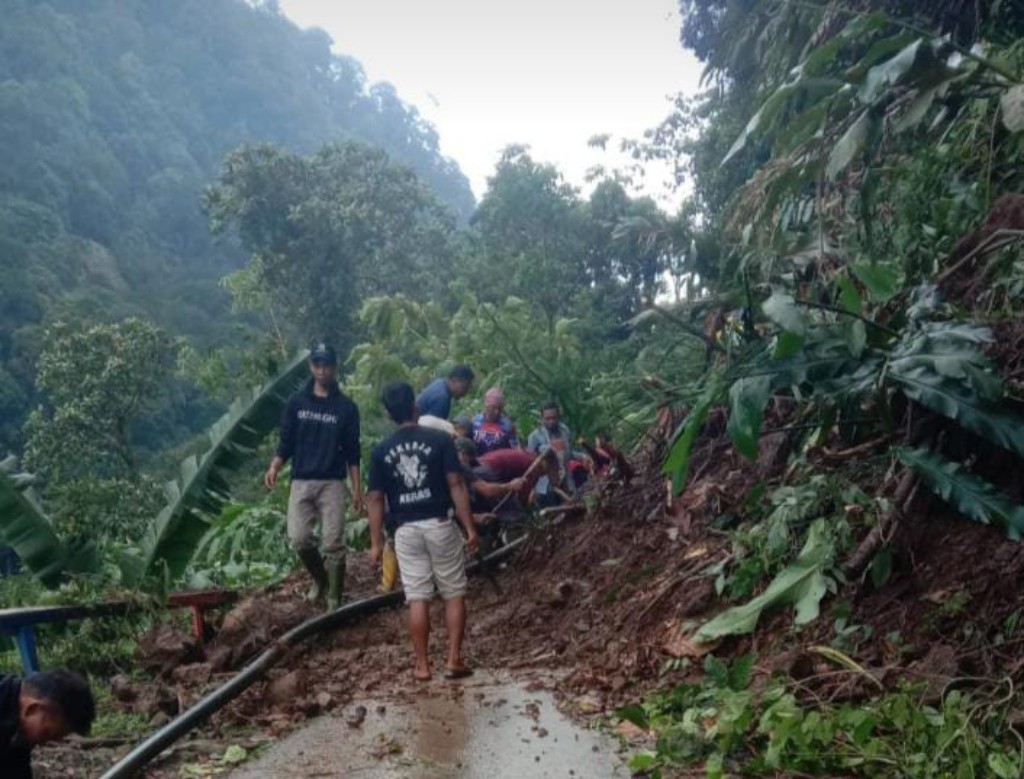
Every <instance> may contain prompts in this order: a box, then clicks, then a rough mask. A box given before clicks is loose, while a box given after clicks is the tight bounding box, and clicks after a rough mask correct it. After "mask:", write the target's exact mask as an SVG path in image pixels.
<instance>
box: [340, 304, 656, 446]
mask: <svg viewBox="0 0 1024 779" xmlns="http://www.w3.org/2000/svg"><path fill="white" fill-rule="evenodd" d="M453 294H454V295H455V296H456V297H457V299H458V301H459V306H458V308H457V309H456V310H455V311H454V313H448V312H446V311H445V309H444V308H443V307H442V306H440V305H439V304H436V303H419V302H416V301H413V300H410V299H408V298H406V297H404V296H394V297H388V298H373V299H370V300H368V301H367V302H366V303H365V304H364V305H363V308H362V311H361V312H360V323H361V324H362V326H363V327H364V328H365V330H366V332H367V333H368V336H369V338H370V340H369V341H368V342H366V343H362V344H359V345H357V346H356V347H355V348H354V349H353V350H352V354H351V357H350V362H351V363H352V365H353V372H352V374H351V376H350V377H349V378H348V380H347V383H346V389H347V391H348V392H349V393H350V394H351V395H352V396H353V397H354V398H355V399H356V400H357V401H358V402H359V403H360V406H361V408H362V409H363V412H364V417H363V418H364V420H365V425H366V426H368V428H369V429H371V430H378V431H383V430H384V429H386V423H384V422H383V420H382V419H381V412H380V403H379V397H380V391H381V389H382V388H383V386H384V384H386V383H387V382H389V381H395V380H403V381H409V382H410V383H412V384H413V386H414V387H417V388H420V387H422V386H424V385H426V384H427V383H428V382H429V381H430V380H431V379H433V378H434V377H435V376H438V375H443V373H444V372H445V371H446V370H447V369H448V368H450V367H451V366H452V365H455V364H457V363H470V364H471V365H472V366H473V369H474V371H476V373H477V375H478V379H477V382H476V384H475V392H474V394H473V396H472V397H469V398H467V399H465V400H464V401H462V406H461V409H462V410H464V411H465V412H466V413H474V412H475V411H476V410H478V409H479V405H480V396H481V395H482V394H483V392H484V391H485V390H486V389H487V387H489V386H492V385H498V386H501V387H502V388H503V389H504V390H505V395H506V398H507V409H506V410H507V412H508V413H509V414H510V415H511V417H512V419H513V421H515V422H516V423H517V425H518V427H519V430H520V433H521V434H523V435H526V434H527V433H528V432H529V431H530V430H531V429H532V428H533V427H535V426H536V425H537V424H538V415H539V411H540V406H541V405H542V404H543V403H544V402H545V401H546V400H549V399H554V400H556V401H557V402H558V403H559V404H560V405H561V407H562V412H563V418H564V419H565V420H566V422H567V424H569V426H570V427H571V428H572V429H573V430H574V431H575V432H577V433H579V434H583V435H593V434H594V433H595V432H596V431H598V430H599V429H600V428H602V427H606V426H607V427H612V426H614V425H615V423H616V422H617V421H618V420H621V419H623V418H624V417H625V416H626V415H627V413H628V411H629V410H630V409H637V408H641V407H644V406H646V402H642V401H641V400H640V398H639V397H636V396H635V395H633V394H632V393H633V391H634V389H635V386H636V385H635V384H633V383H631V382H630V378H633V379H634V380H635V379H637V378H639V375H638V374H636V373H634V372H632V371H627V370H625V369H623V368H622V367H621V363H620V362H619V360H618V359H617V358H618V354H619V352H618V350H617V348H616V345H609V344H604V345H602V346H601V347H600V348H598V347H596V346H595V347H593V348H591V349H589V350H588V349H587V347H586V346H585V345H584V343H583V338H582V336H581V334H580V329H581V328H580V324H581V323H580V322H578V321H577V320H571V319H559V320H557V321H556V322H555V323H554V329H553V331H552V330H550V329H549V328H548V321H547V317H545V316H544V314H543V313H542V312H540V311H539V310H538V309H537V307H536V306H535V305H533V304H531V303H529V302H527V301H524V300H520V299H518V298H508V299H506V300H505V301H504V302H503V303H501V304H494V303H486V302H482V301H481V300H479V299H478V298H477V297H476V296H475V295H473V294H471V293H469V292H468V291H467V290H466V289H465V288H464V287H462V286H461V285H458V286H456V287H455V288H454V289H453ZM636 346H637V345H636V344H623V345H622V353H623V354H635V349H636ZM459 410H460V409H454V410H453V414H455V413H459Z"/></svg>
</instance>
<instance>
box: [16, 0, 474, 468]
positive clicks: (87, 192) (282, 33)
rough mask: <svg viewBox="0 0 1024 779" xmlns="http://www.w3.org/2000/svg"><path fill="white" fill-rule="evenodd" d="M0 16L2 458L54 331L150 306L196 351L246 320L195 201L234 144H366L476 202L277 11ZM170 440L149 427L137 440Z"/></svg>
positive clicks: (72, 10)
mask: <svg viewBox="0 0 1024 779" xmlns="http://www.w3.org/2000/svg"><path fill="white" fill-rule="evenodd" d="M4 10H5V16H6V23H5V24H4V25H3V29H2V30H0V53H2V56H0V117H2V119H0V148H3V149H4V154H3V156H2V159H0V276H2V277H3V278H4V284H3V285H0V451H3V450H5V449H9V450H15V451H17V450H19V449H20V446H21V433H20V431H21V428H22V425H23V422H24V419H25V417H26V416H27V414H28V413H29V412H30V411H31V410H32V408H33V407H34V406H35V405H36V404H37V402H38V399H37V398H36V397H34V395H33V390H32V387H33V378H34V370H33V364H34V362H35V359H36V357H37V355H38V351H39V348H40V346H41V345H42V343H41V340H40V338H39V335H40V328H41V327H43V326H44V325H45V324H47V323H49V322H53V321H56V320H58V319H63V320H65V321H79V320H85V321H88V322H96V321H117V320H121V319H124V318H126V317H132V316H136V317H137V316H146V317H148V318H151V319H152V320H153V321H155V322H157V323H159V324H160V325H161V326H162V327H164V328H166V329H167V330H168V331H169V332H171V333H174V334H182V335H187V336H189V337H190V338H191V339H194V341H195V342H196V343H197V345H198V348H200V349H206V348H210V347H217V346H221V345H223V344H224V343H225V342H233V341H234V338H235V332H233V331H235V330H242V331H247V330H250V328H251V325H252V321H251V319H249V318H247V317H245V318H240V317H233V316H232V315H231V313H230V311H229V308H228V304H227V300H226V295H225V294H224V293H223V292H222V291H221V290H220V289H219V288H218V284H217V282H218V279H219V278H220V277H221V276H223V275H224V274H225V273H226V272H228V271H231V270H233V269H235V268H237V267H238V264H239V262H238V260H239V256H238V255H239V252H238V250H237V249H236V248H235V247H234V246H230V245H217V244H215V243H214V242H213V241H211V240H210V235H209V231H208V227H207V223H206V220H205V219H204V217H203V214H202V213H201V211H200V209H199V208H197V202H198V201H199V199H200V196H201V194H202V190H203V187H204V186H206V185H207V184H208V183H209V182H210V180H211V179H213V178H214V177H215V176H216V174H217V169H218V166H219V165H220V163H221V161H222V159H223V158H224V156H225V155H227V154H228V153H230V152H231V151H232V150H234V149H236V148H237V147H238V146H239V145H240V144H242V143H247V142H252V141H253V140H254V139H258V140H260V141H263V142H267V143H272V144H275V145H276V146H279V147H281V148H283V149H287V150H288V151H291V152H295V153H300V154H309V153H312V152H313V151H314V150H315V149H317V148H319V147H320V146H321V145H322V144H324V143H325V142H328V141H333V140H337V139H339V138H350V139H353V140H358V141H362V142H364V143H371V144H375V145H377V146H379V147H380V148H382V149H384V150H385V151H386V152H387V153H388V154H389V155H391V156H392V157H393V158H394V159H395V160H397V161H399V162H401V163H402V164H404V165H408V166H410V167H412V168H413V169H414V170H415V171H416V173H417V174H418V175H419V176H420V177H421V178H422V179H423V180H424V181H425V182H426V183H427V185H428V186H430V187H431V189H432V191H433V192H435V193H436V194H437V195H438V196H439V197H440V198H441V199H443V201H444V202H445V203H446V204H448V205H450V206H451V207H452V208H453V209H454V211H455V212H456V213H457V214H458V217H459V219H460V220H461V221H465V220H467V219H468V218H469V215H470V213H471V212H472V209H473V205H474V200H473V194H472V192H471V190H470V188H469V183H468V181H467V180H466V178H465V176H464V175H463V174H462V173H461V171H460V170H459V168H458V166H457V164H456V163H455V162H454V161H453V160H451V159H449V158H447V157H445V156H443V155H442V154H441V152H440V148H439V138H438V135H437V132H436V130H435V129H434V128H433V127H431V126H430V125H429V124H428V123H427V122H426V121H425V120H424V119H423V117H422V116H420V115H419V113H418V112H417V111H416V109H415V108H413V107H412V106H410V105H408V104H407V103H405V102H403V101H402V100H401V99H400V98H399V97H398V95H397V93H396V91H395V89H394V88H393V87H392V86H391V85H389V84H383V83H381V84H371V83H370V82H369V81H368V79H367V78H366V75H365V74H364V72H363V70H362V68H361V66H360V65H359V63H358V62H356V61H355V60H353V59H352V58H350V57H346V56H343V55H336V54H334V53H333V52H332V49H331V40H330V38H329V37H328V36H327V35H326V34H325V33H324V32H323V31H322V30H302V29H299V28H298V27H297V26H296V25H295V24H294V23H292V22H291V21H290V20H289V19H288V18H287V17H286V16H285V15H284V14H283V12H281V11H280V10H279V9H278V8H277V5H276V4H275V3H263V2H260V3H253V2H246V0H182V2H175V3H170V4H165V3H156V4H154V3H150V2H147V1H145V0H126V2H110V1H109V0H107V1H106V2H100V3H98V4H82V3H73V2H63V1H62V2H53V3H38V2H35V0H12V2H10V3H8V4H6V5H5V8H4ZM309 337H311V334H308V333H304V334H303V343H305V340H306V339H307V338H309ZM288 353H290V350H289V352H288ZM271 373H273V372H271ZM182 394H184V393H182ZM196 400H197V399H195V398H190V397H179V396H177V395H176V394H175V395H172V397H171V398H170V399H169V400H168V405H169V406H170V408H169V409H168V414H167V416H168V417H169V418H168V419H166V420H164V422H165V423H166V424H168V425H170V423H172V422H173V423H174V427H173V428H171V429H172V430H173V432H174V433H175V438H178V439H180V438H184V437H187V436H188V435H189V434H194V433H196V432H199V431H201V430H202V429H204V428H205V427H206V426H207V425H208V424H209V421H210V420H211V419H213V418H215V417H216V415H217V414H218V413H219V411H220V409H214V410H212V411H207V412H206V413H198V408H197V406H198V405H199V404H198V403H197V402H196ZM169 432H170V430H168V429H167V428H164V429H161V430H159V431H148V434H147V435H145V436H144V438H143V440H144V442H145V444H146V446H145V448H146V449H147V450H156V449H159V448H160V447H162V446H163V445H164V444H166V443H167V438H168V433H169Z"/></svg>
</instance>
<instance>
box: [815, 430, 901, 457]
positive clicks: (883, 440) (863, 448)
mask: <svg viewBox="0 0 1024 779" xmlns="http://www.w3.org/2000/svg"><path fill="white" fill-rule="evenodd" d="M892 436H893V434H892V433H887V434H886V435H883V436H879V437H878V438H873V439H871V440H870V441H865V442H864V443H862V444H857V445H856V446H851V447H850V448H848V449H839V450H838V451H837V450H832V449H822V450H821V453H822V457H824V459H825V462H829V463H841V462H844V461H846V460H853V459H856V458H858V457H863V456H864V455H866V454H868V453H870V452H872V451H873V450H875V449H877V448H878V447H879V446H882V445H883V444H887V443H889V441H891V440H892Z"/></svg>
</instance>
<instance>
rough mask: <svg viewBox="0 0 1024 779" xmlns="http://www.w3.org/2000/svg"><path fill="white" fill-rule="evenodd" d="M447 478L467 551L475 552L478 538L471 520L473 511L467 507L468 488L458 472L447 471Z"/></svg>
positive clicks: (478, 541)
mask: <svg viewBox="0 0 1024 779" xmlns="http://www.w3.org/2000/svg"><path fill="white" fill-rule="evenodd" d="M447 480H448V492H449V493H450V494H451V496H452V503H454V504H455V516H456V517H457V518H458V520H459V522H461V523H462V527H463V528H464V529H465V531H466V546H467V547H469V551H471V552H475V551H476V549H477V546H478V545H479V543H480V538H479V536H478V535H477V532H476V524H475V523H474V522H473V512H472V511H471V510H470V507H469V490H468V489H466V482H465V480H464V479H463V478H462V475H461V474H458V473H449V474H448V475H447Z"/></svg>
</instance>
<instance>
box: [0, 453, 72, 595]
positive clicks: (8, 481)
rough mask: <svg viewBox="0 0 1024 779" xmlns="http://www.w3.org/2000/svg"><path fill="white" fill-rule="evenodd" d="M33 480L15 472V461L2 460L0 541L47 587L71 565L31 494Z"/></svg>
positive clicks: (0, 468)
mask: <svg viewBox="0 0 1024 779" xmlns="http://www.w3.org/2000/svg"><path fill="white" fill-rule="evenodd" d="M31 484H32V481H31V478H30V477H28V476H27V475H26V474H19V473H15V461H14V458H13V457H9V458H7V459H6V460H4V461H3V462H0V541H3V543H4V544H6V545H7V546H10V547H11V548H12V549H14V551H15V552H17V554H18V557H19V558H21V562H22V564H23V565H24V566H25V568H26V569H28V571H30V572H31V573H32V574H33V575H34V576H36V577H37V578H38V579H39V580H40V581H42V582H43V584H45V585H46V586H47V587H53V586H56V585H57V583H58V582H59V581H60V579H61V576H62V575H63V574H64V572H65V571H66V570H67V567H68V551H67V549H66V548H65V546H64V544H62V543H61V541H60V539H59V538H58V537H57V534H56V533H55V532H54V530H53V525H52V524H51V522H50V519H49V517H47V516H46V514H44V513H43V510H42V509H41V508H40V506H39V504H38V503H37V502H36V500H35V497H34V496H33V494H32V487H31Z"/></svg>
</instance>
